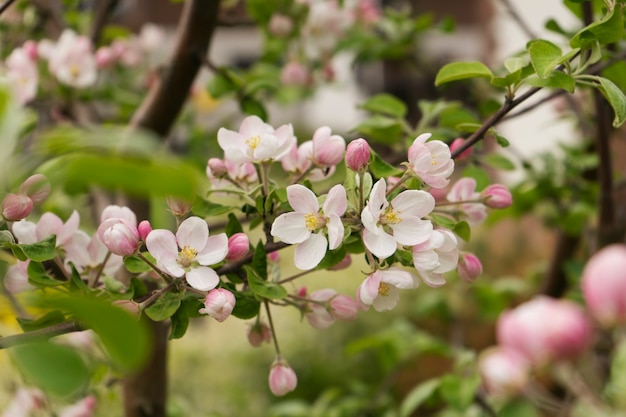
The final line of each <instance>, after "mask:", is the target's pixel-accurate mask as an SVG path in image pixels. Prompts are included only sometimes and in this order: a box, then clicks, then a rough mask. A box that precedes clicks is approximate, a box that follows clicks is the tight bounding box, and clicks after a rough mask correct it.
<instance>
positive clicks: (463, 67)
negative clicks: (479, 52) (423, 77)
mask: <svg viewBox="0 0 626 417" xmlns="http://www.w3.org/2000/svg"><path fill="white" fill-rule="evenodd" d="M478 77H480V78H491V77H493V73H492V72H491V70H490V69H489V68H487V66H486V65H485V64H483V63H482V62H475V61H474V62H451V63H449V64H446V65H444V66H443V67H442V68H441V69H440V70H439V72H438V73H437V77H436V78H435V85H436V86H440V85H441V84H444V83H449V82H451V81H457V80H463V79H467V78H478Z"/></svg>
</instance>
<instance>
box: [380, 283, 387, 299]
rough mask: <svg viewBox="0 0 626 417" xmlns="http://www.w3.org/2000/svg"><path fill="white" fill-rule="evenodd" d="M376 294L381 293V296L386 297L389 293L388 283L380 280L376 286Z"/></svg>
mask: <svg viewBox="0 0 626 417" xmlns="http://www.w3.org/2000/svg"><path fill="white" fill-rule="evenodd" d="M378 294H379V295H382V296H383V297H387V296H388V295H389V285H387V284H385V283H384V282H381V283H380V285H379V286H378Z"/></svg>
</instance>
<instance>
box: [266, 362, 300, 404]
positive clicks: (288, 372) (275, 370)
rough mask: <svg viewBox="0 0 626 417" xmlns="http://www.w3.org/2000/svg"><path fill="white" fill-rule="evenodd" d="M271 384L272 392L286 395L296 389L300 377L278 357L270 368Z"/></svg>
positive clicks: (277, 394)
mask: <svg viewBox="0 0 626 417" xmlns="http://www.w3.org/2000/svg"><path fill="white" fill-rule="evenodd" d="M269 385H270V390H271V391H272V394H274V395H276V396H281V395H285V394H287V393H288V392H291V391H293V390H294V389H296V385H298V377H297V376H296V373H295V372H294V370H293V369H292V368H291V367H290V366H289V364H287V362H286V361H284V360H282V359H276V361H274V363H273V364H272V369H270V376H269Z"/></svg>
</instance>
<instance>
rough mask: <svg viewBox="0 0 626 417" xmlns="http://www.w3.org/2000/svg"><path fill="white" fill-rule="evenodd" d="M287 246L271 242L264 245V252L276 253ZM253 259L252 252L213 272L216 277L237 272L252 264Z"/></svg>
mask: <svg viewBox="0 0 626 417" xmlns="http://www.w3.org/2000/svg"><path fill="white" fill-rule="evenodd" d="M287 246H289V245H288V244H287V243H283V242H271V243H267V244H266V245H265V251H266V252H268V253H269V252H276V251H277V250H280V249H282V248H286V247H287ZM253 258H254V252H250V253H249V254H247V255H246V256H245V257H244V258H242V259H240V260H238V261H236V262H230V263H227V264H225V265H222V266H221V267H219V268H217V269H216V270H215V272H217V274H218V275H225V274H229V273H231V272H238V271H240V270H241V268H242V267H243V266H244V265H245V264H248V263H250V262H252V259H253Z"/></svg>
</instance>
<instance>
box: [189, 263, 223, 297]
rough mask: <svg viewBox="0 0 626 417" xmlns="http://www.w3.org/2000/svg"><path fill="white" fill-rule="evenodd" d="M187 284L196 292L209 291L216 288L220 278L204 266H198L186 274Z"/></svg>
mask: <svg viewBox="0 0 626 417" xmlns="http://www.w3.org/2000/svg"><path fill="white" fill-rule="evenodd" d="M186 278H187V283H188V284H189V285H191V286H192V287H193V288H195V289H196V290H200V291H209V290H212V289H213V288H215V287H217V284H219V283H220V278H219V276H218V275H217V272H215V271H214V270H212V269H211V268H208V267H206V266H199V267H197V268H194V269H192V270H191V271H189V272H187V275H186Z"/></svg>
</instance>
